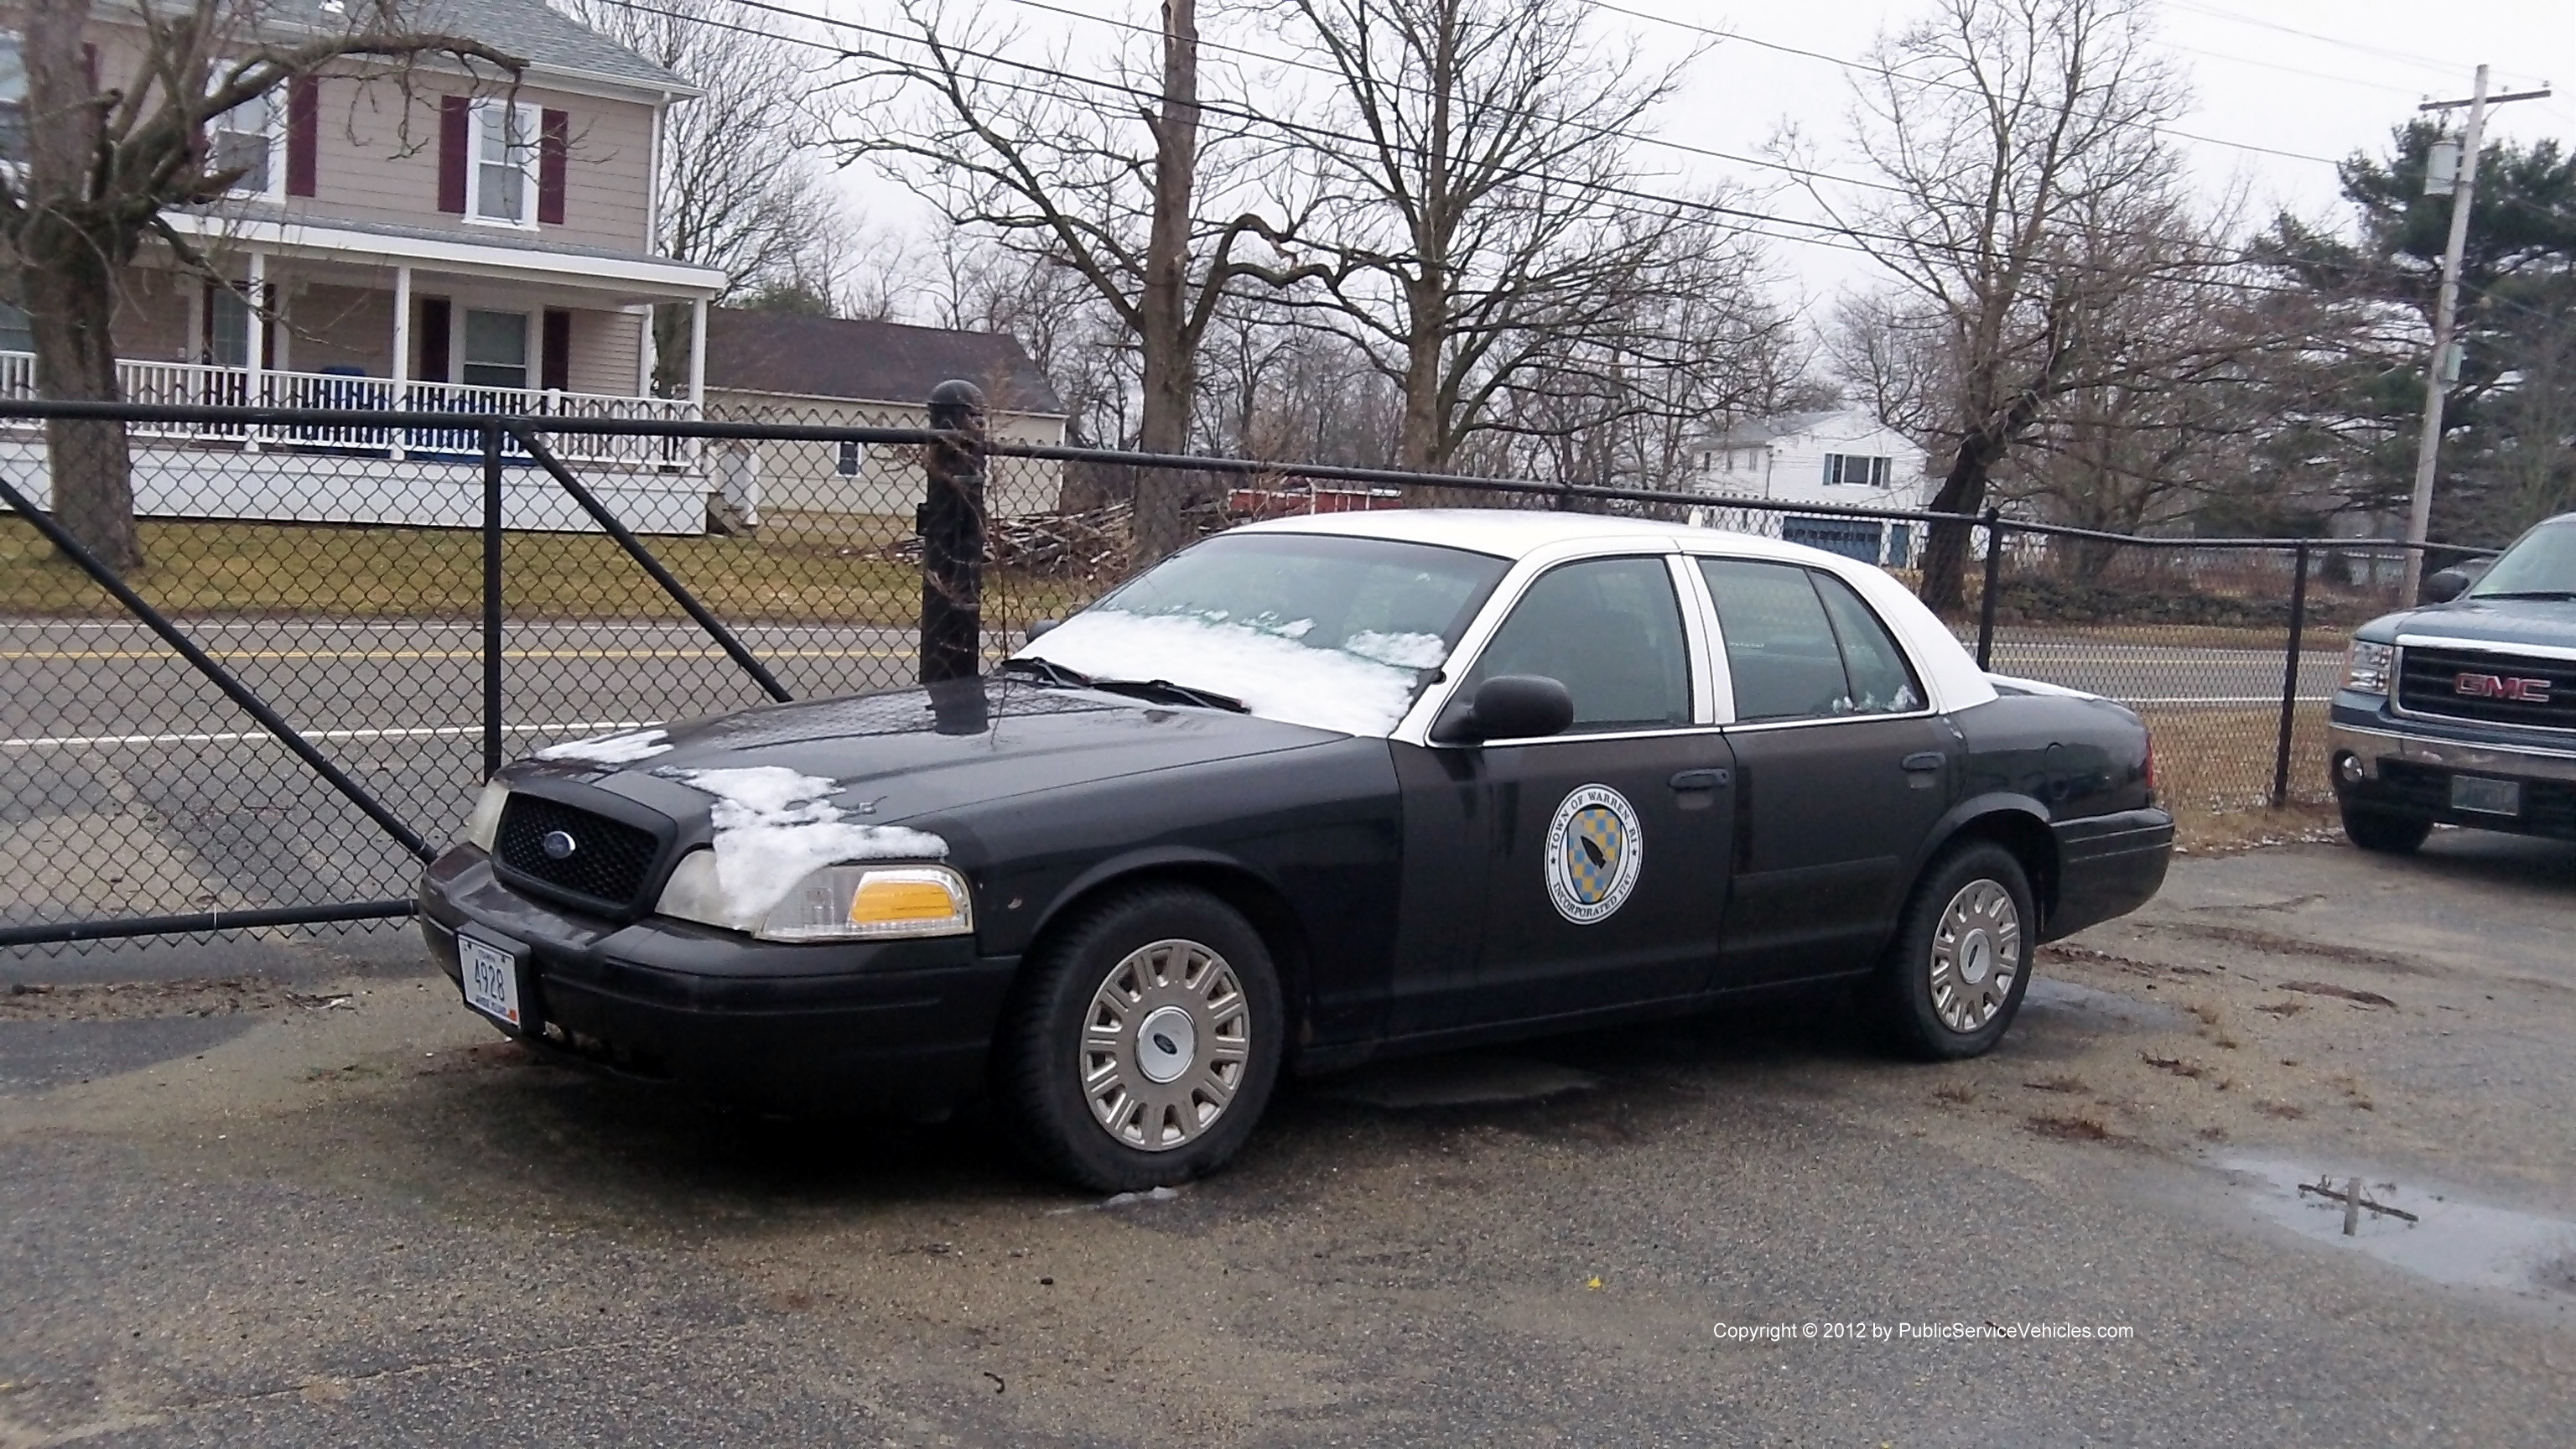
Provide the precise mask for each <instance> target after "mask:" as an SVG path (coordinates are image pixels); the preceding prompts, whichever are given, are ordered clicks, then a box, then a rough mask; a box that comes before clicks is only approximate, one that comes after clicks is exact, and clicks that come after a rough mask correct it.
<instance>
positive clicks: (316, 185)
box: [0, 0, 725, 532]
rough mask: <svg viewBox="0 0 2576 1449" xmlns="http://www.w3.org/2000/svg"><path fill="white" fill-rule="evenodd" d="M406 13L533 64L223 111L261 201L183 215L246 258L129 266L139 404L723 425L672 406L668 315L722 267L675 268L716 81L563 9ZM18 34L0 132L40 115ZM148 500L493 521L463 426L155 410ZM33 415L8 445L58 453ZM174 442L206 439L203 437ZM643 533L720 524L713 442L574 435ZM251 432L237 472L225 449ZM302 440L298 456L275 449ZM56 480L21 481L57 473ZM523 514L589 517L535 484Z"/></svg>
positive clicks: (199, 513)
mask: <svg viewBox="0 0 2576 1449" xmlns="http://www.w3.org/2000/svg"><path fill="white" fill-rule="evenodd" d="M353 12H354V3H353V0H261V3H260V4H259V5H258V6H257V7H255V8H254V7H249V6H245V7H244V8H243V11H242V18H241V19H240V20H239V21H238V22H237V24H239V25H240V26H241V27H242V28H243V29H244V31H245V33H248V31H249V30H250V29H251V28H253V27H255V28H256V30H257V33H258V34H259V36H260V37H261V38H262V39H264V40H267V41H269V42H270V43H274V44H292V43H295V42H297V41H298V40H299V39H302V38H305V37H307V36H310V35H312V34H315V33H338V32H341V31H344V30H345V29H346V28H347V27H348V26H350V25H351V24H352V23H354V22H353V19H352V16H353ZM128 13H129V12H125V11H123V10H121V9H120V8H118V7H112V6H102V7H100V9H99V10H98V12H97V18H96V19H95V21H94V22H93V33H94V36H95V39H94V40H93V41H92V42H91V44H90V45H89V47H88V55H87V58H88V60H89V63H90V64H92V65H93V66H94V67H95V70H96V72H97V84H98V85H99V86H100V87H101V88H102V89H107V88H116V87H124V86H128V85H132V84H136V83H138V82H139V75H138V72H139V71H140V69H141V68H142V66H143V63H144V59H145V50H144V46H143V42H142V36H141V32H140V30H139V29H138V28H137V27H136V26H135V25H134V24H133V23H132V21H131V20H129V19H126V18H124V17H125V16H126V15H127V14H128ZM398 14H399V16H400V20H399V23H400V24H402V25H405V26H408V27H410V28H415V29H419V30H425V31H446V32H452V33H462V34H467V35H471V36H473V37H475V38H477V39H480V40H483V41H485V42H486V43H488V44H491V45H493V46H495V47H496V48H498V49H501V50H503V51H505V52H508V53H510V54H513V55H516V56H519V57H521V58H523V59H525V60H526V61H527V63H528V64H527V69H526V72H525V74H524V75H523V76H521V77H520V78H519V80H518V83H517V84H516V85H515V86H513V85H512V84H511V83H510V82H509V79H508V78H507V77H506V76H501V75H498V74H497V73H495V72H493V71H492V70H491V69H490V68H488V67H487V68H485V69H484V71H483V73H482V74H480V75H477V74H474V73H471V72H469V70H468V69H467V68H466V67H465V66H463V65H462V64H460V63H457V62H454V61H452V60H447V59H443V58H439V57H423V58H421V59H419V60H418V61H416V62H413V63H411V64H409V65H407V66H404V65H395V64H388V63H385V62H363V63H362V62H354V61H353V62H350V63H346V64H342V65H338V66H335V67H332V68H331V69H328V70H326V71H325V72H324V73H322V74H319V75H315V76H310V77H304V78H299V79H297V80H296V81H294V82H292V83H291V84H289V85H287V86H285V87H282V88H281V89H280V90H279V91H278V92H276V93H275V94H274V95H272V96H271V97H270V98H269V100H268V101H267V102H266V103H263V104H254V105H252V106H248V107H244V108H242V109H241V110H239V111H236V112H234V113H232V114H231V115H228V116H226V117H224V118H222V119H221V120H220V121H219V123H218V125H217V128H216V130H215V132H214V134H213V135H211V136H210V137H208V145H209V148H210V150H211V152H212V154H213V155H214V157H215V159H216V160H217V162H218V163H224V162H229V163H231V164H234V165H238V166H240V167H241V168H242V176H241V180H240V182H239V184H238V185H237V187H236V189H235V192H234V195H233V196H232V197H230V198H228V199H227V200H226V201H225V202H223V203H221V204H218V205H215V206H210V207H206V208H203V209H199V210H191V211H183V212H178V213H174V214H172V215H171V216H170V217H169V220H170V221H171V223H172V224H173V226H174V228H175V229H176V230H177V231H178V232H179V233H180V234H181V235H182V236H184V237H187V238H188V239H189V240H190V242H191V243H192V244H193V245H194V246H195V247H196V248H197V249H198V250H199V251H200V252H201V253H202V254H203V255H204V256H205V257H206V258H207V259H208V261H210V262H211V263H212V265H213V267H214V269H215V270H216V271H217V272H218V273H219V275H218V276H217V277H213V278H209V277H206V276H203V275H201V274H199V273H197V272H196V271H194V270H192V269H190V268H187V267H183V266H181V265H179V264H178V262H177V260H176V258H175V257H174V256H172V255H170V254H169V253H168V252H167V250H166V249H164V250H161V251H160V252H159V253H158V254H147V255H146V256H145V257H144V258H143V259H142V260H141V261H140V262H139V263H138V264H137V265H136V266H135V267H134V268H133V269H132V270H131V272H130V274H129V276H128V278H127V279H126V284H125V287H124V290H123V295H122V296H121V297H120V299H119V304H118V310H117V316H116V321H115V336H116V340H117V346H118V352H119V354H120V356H121V358H122V359H123V360H122V362H121V364H120V368H119V372H120V382H121V384H122V389H123V393H124V395H125V396H126V397H127V398H128V399H130V400H133V401H137V402H150V403H170V404H195V403H222V404H229V403H242V402H257V403H261V404H267V405H275V406H282V407H329V408H364V409H401V410H404V411H414V412H461V413H486V412H491V413H533V414H547V415H555V416H573V417H585V418H675V417H692V416H696V415H697V414H698V410H699V403H700V396H699V385H698V383H697V379H699V378H701V377H702V376H703V366H702V362H701V361H700V359H702V357H703V351H704V344H703V341H702V340H701V341H700V342H699V343H698V344H697V347H696V349H695V351H696V353H697V357H695V358H693V360H692V365H691V368H690V371H689V376H690V377H691V379H692V384H691V389H690V393H689V395H688V396H687V397H685V398H672V399H663V398H655V397H652V396H650V395H649V394H650V392H651V387H650V381H651V378H652V376H653V372H654V367H655V359H654V357H653V355H652V346H653V340H652V339H653V329H652V327H651V325H650V324H651V313H652V309H653V308H654V307H656V306H672V305H678V306H687V307H693V308H695V309H696V311H697V314H698V321H699V326H697V327H696V328H694V329H692V335H693V336H696V337H698V338H700V339H703V336H704V314H705V307H706V303H707V300H708V299H709V298H710V297H712V296H713V295H714V294H715V293H716V292H717V291H718V290H719V289H720V288H721V287H722V286H723V285H724V281H725V279H724V276H723V274H721V273H720V272H717V271H714V270H711V269H708V268H704V267H699V266H693V265H689V264H686V263H682V262H677V261H673V260H670V259H668V258H665V257H660V256H656V255H655V254H654V253H653V249H652V238H653V236H654V233H655V217H654V212H653V208H654V204H655V202H654V198H655V195H656V190H657V188H656V180H657V172H658V170H659V168H660V166H661V164H662V157H661V155H660V154H659V148H660V145H661V139H660V138H661V137H662V135H663V134H664V127H663V126H662V124H661V122H662V118H663V113H664V111H665V109H666V108H668V107H670V106H673V105H678V104H684V103H686V102H687V101H688V100H689V99H690V98H691V97H693V96H695V95H697V94H698V92H697V91H696V90H695V89H694V88H693V87H691V86H690V85H689V84H688V82H687V81H686V80H685V79H683V78H682V77H680V76H677V75H674V74H672V73H671V72H669V71H668V70H665V69H663V68H662V67H660V66H658V65H655V64H654V63H652V62H650V61H648V60H646V59H644V58H643V57H641V56H639V55H637V54H635V53H634V52H633V51H630V50H628V49H626V48H624V47H623V46H620V45H617V44H616V43H614V42H612V41H610V40H608V39H606V38H604V37H602V36H600V35H599V34H597V33H595V32H593V31H591V30H589V29H587V28H585V27H583V26H582V25H580V24H578V23H577V22H575V21H573V20H571V19H569V18H567V17H565V16H563V15H561V14H559V13H558V12H556V11H554V10H551V9H549V8H547V6H546V5H545V4H544V3H542V0H420V3H418V4H416V5H409V6H405V7H404V8H403V9H402V10H401V11H400V12H398ZM17 49H18V37H17V36H16V35H15V34H0V121H5V120H10V119H14V117H10V116H9V115H8V114H7V113H8V112H10V111H12V110H14V109H15V108H16V107H17V106H19V105H20V104H22V103H23V98H24V95H25V88H24V79H23V74H22V71H21V67H20V64H19V57H18V54H17ZM33 364H34V358H33V356H32V354H31V352H30V350H29V341H28V337H27V333H26V328H25V319H24V315H23V313H19V312H18V311H17V310H16V309H15V308H14V307H11V308H6V309H0V398H5V397H30V396H33V394H34V386H33V383H34V368H33ZM133 431H134V433H135V435H136V438H137V441H138V443H139V444H142V445H143V446H140V447H138V449H137V452H136V463H135V489H136V495H137V497H136V503H137V508H138V510H139V511H141V512H144V513H147V514H161V515H179V516H196V517H261V518H272V519H298V520H309V521H366V522H406V523H427V524H460V525H462V524H470V523H472V522H473V521H475V519H476V518H477V517H479V487H480V482H479V479H480V470H479V467H477V466H475V465H474V464H473V463H472V462H471V461H470V460H469V459H468V458H466V457H464V456H462V455H463V454H464V453H466V452H470V450H471V448H472V446H473V442H474V438H473V435H472V434H471V433H470V432H468V431H464V430H454V429H446V430H437V429H432V430H422V429H408V430H396V429H312V428H305V429H293V428H287V429H268V430H262V431H259V432H257V433H253V434H250V435H247V436H244V435H243V434H242V433H241V430H239V429H237V428H235V429H232V430H230V434H229V436H217V434H218V433H220V432H221V431H222V430H219V429H214V428H210V427H207V426H205V425H196V424H186V425H162V424H150V425H137V426H136V427H135V428H134V430H133ZM27 432H28V430H26V429H24V428H23V427H22V428H20V429H17V430H15V433H14V435H13V436H12V437H10V438H8V439H0V446H15V447H17V448H20V449H25V448H28V447H32V446H40V445H39V444H35V443H33V442H32V441H30V440H29V439H28V438H27ZM155 443H161V444H183V445H185V449H184V451H177V450H174V449H172V448H169V447H161V448H156V447H154V446H152V445H153V444H155ZM561 443H562V448H561V451H563V452H564V453H565V454H566V455H567V456H568V457H571V458H574V459H576V460H578V461H579V462H581V463H582V464H583V465H584V466H585V467H586V468H588V469H590V470H592V472H593V478H594V481H595V482H596V483H597V485H598V486H599V487H600V489H601V491H602V492H603V496H611V495H613V497H612V499H611V501H612V504H613V506H615V507H617V508H618V510H619V511H620V512H621V513H622V514H624V515H626V516H627V517H628V518H629V520H630V521H632V522H633V523H635V524H636V526H638V527H644V528H649V529H652V530H653V531H684V532H695V531H698V530H699V529H700V528H701V527H703V525H704V522H705V508H704V500H705V487H704V483H703V481H702V479H701V477H700V476H698V470H697V468H696V466H695V454H694V452H693V450H691V449H689V448H687V447H685V446H675V445H672V444H670V443H667V442H665V441H664V440H661V439H652V438H643V437H631V436H629V437H596V436H592V437H584V436H580V435H572V434H566V435H563V436H562V438H561ZM227 446H229V448H230V450H231V452H232V453H233V454H234V458H235V460H234V462H233V463H231V464H230V465H225V464H223V463H222V462H221V461H220V455H221V454H223V453H224V452H225V451H226V447H227ZM281 452H297V453H301V454H302V455H303V456H302V457H300V458H298V459H297V460H296V461H295V462H294V463H293V464H292V465H286V464H283V463H281V461H280V460H278V459H276V458H274V457H267V458H266V459H265V461H264V462H263V461H261V460H262V459H263V457H264V455H270V454H276V453H281ZM41 472H42V470H41V469H36V470H32V471H31V472H21V473H19V474H18V476H20V477H22V478H28V479H29V480H30V481H37V479H38V478H39V477H40V475H41ZM512 494H513V497H512V503H511V514H512V519H511V521H512V523H513V524H514V526H531V527H548V526H578V520H579V515H578V513H577V511H575V510H573V509H572V507H571V505H570V504H569V501H568V500H565V499H563V498H561V497H560V495H559V494H555V493H553V492H552V491H551V490H550V489H548V488H546V487H543V486H540V485H539V484H538V483H537V481H536V480H534V479H527V478H521V479H519V480H517V481H516V482H515V483H514V486H513V489H512Z"/></svg>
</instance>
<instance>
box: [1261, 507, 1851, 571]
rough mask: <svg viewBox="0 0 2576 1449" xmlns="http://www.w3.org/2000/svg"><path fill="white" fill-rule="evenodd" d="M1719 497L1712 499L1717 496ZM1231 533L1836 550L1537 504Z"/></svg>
mask: <svg viewBox="0 0 2576 1449" xmlns="http://www.w3.org/2000/svg"><path fill="white" fill-rule="evenodd" d="M1718 501H1719V500H1712V502H1713V503H1714V502H1718ZM1232 531H1233V532H1237V533H1330V534H1337V535H1340V536H1342V537H1346V538H1384V539H1392V540H1396V541H1398V542H1403V543H1435V544H1446V545H1448V546H1449V547H1451V548H1463V549H1468V550H1471V551H1473V552H1476V553H1487V554H1492V555H1494V556H1495V557H1497V558H1507V559H1512V560H1515V561H1517V560H1519V559H1523V558H1526V557H1528V556H1529V555H1531V554H1533V553H1536V552H1538V551H1539V550H1540V549H1543V548H1548V547H1551V546H1553V545H1556V544H1563V543H1573V542H1600V543H1604V544H1611V545H1616V544H1619V543H1622V542H1636V543H1647V544H1654V545H1658V546H1669V547H1679V548H1685V549H1692V550H1719V551H1723V552H1726V553H1729V554H1733V555H1736V556H1738V557H1741V558H1773V559H1794V560H1796V561H1798V562H1800V563H1815V562H1818V561H1820V560H1831V561H1834V562H1835V563H1837V564H1841V563H1848V562H1849V560H1847V559H1844V558H1843V557H1842V555H1840V554H1835V553H1828V552H1826V551H1825V550H1823V549H1818V548H1809V547H1807V546H1806V545H1805V544H1802V543H1784V542H1782V541H1781V540H1779V539H1776V538H1764V537H1763V536H1761V535H1760V534H1755V533H1735V532H1732V531H1729V530H1727V529H1720V528H1693V527H1691V526H1690V525H1688V524H1685V523H1662V522H1658V521H1656V520H1654V519H1651V518H1620V517H1616V516H1613V515H1605V514H1599V513H1557V512H1554V511H1552V510H1549V509H1543V508H1385V509H1377V510H1373V511H1368V512H1351V513H1311V514H1298V515H1296V516H1294V517H1290V518H1273V519H1268V520H1265V521H1263V522H1260V523H1248V524H1245V525H1243V526H1242V527H1241V528H1238V529H1235V530H1232Z"/></svg>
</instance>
